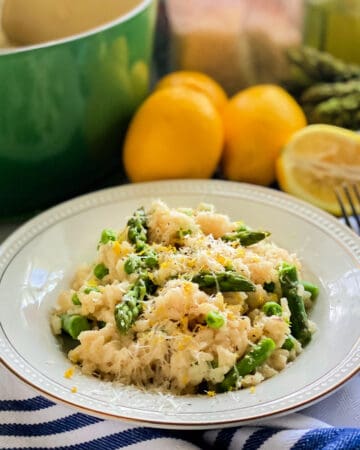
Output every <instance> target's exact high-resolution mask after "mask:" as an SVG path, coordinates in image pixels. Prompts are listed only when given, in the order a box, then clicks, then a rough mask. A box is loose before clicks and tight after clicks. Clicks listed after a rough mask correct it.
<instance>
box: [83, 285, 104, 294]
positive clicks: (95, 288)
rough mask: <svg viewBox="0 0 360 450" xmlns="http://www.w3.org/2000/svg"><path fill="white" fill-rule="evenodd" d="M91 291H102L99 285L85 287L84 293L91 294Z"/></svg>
mask: <svg viewBox="0 0 360 450" xmlns="http://www.w3.org/2000/svg"><path fill="white" fill-rule="evenodd" d="M90 292H100V290H99V288H97V287H95V286H94V287H87V288H85V289H84V294H90Z"/></svg>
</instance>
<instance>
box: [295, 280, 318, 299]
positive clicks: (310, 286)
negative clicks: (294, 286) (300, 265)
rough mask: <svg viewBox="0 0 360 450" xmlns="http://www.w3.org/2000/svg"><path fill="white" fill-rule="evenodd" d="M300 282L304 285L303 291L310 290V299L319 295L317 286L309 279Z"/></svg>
mask: <svg viewBox="0 0 360 450" xmlns="http://www.w3.org/2000/svg"><path fill="white" fill-rule="evenodd" d="M300 283H301V284H302V285H303V286H304V289H305V291H307V292H310V295H311V300H316V299H317V297H318V295H319V288H318V286H316V285H315V284H313V283H310V282H309V281H300Z"/></svg>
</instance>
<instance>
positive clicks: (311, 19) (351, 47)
mask: <svg viewBox="0 0 360 450" xmlns="http://www.w3.org/2000/svg"><path fill="white" fill-rule="evenodd" d="M303 41H304V44H305V45H309V46H311V47H315V48H317V49H319V50H322V51H327V52H329V53H331V54H332V55H334V56H336V57H338V58H341V59H342V60H344V61H346V62H350V63H358V64H360V0H308V1H307V2H306V8H305V18H304V30H303Z"/></svg>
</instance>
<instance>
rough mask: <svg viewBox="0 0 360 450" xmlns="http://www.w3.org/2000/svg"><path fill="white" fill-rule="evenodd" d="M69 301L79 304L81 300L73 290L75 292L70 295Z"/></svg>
mask: <svg viewBox="0 0 360 450" xmlns="http://www.w3.org/2000/svg"><path fill="white" fill-rule="evenodd" d="M71 301H72V302H73V304H74V305H76V306H79V305H81V301H80V299H79V296H78V295H77V293H76V292H75V294H73V295H72V297H71Z"/></svg>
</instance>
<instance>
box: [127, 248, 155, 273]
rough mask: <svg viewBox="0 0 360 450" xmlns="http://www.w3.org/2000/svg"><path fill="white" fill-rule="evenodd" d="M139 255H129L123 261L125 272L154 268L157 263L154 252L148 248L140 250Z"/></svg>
mask: <svg viewBox="0 0 360 450" xmlns="http://www.w3.org/2000/svg"><path fill="white" fill-rule="evenodd" d="M141 253H142V254H141V256H140V255H134V254H132V255H130V256H129V257H128V258H127V260H126V261H125V263H124V270H125V272H126V273H128V274H131V273H134V272H137V271H139V270H143V269H155V268H156V267H158V265H159V261H158V257H157V255H156V253H155V252H154V251H153V250H151V249H150V247H149V248H147V247H145V249H144V250H143V251H142V252H141Z"/></svg>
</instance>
